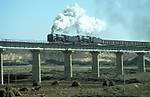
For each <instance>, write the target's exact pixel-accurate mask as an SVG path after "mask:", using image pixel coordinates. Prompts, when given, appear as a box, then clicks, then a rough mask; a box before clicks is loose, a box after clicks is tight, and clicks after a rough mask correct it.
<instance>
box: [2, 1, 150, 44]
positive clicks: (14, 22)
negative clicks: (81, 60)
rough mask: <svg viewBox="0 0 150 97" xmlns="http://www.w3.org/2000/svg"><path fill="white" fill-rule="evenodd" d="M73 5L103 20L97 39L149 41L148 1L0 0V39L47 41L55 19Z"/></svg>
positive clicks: (149, 9)
mask: <svg viewBox="0 0 150 97" xmlns="http://www.w3.org/2000/svg"><path fill="white" fill-rule="evenodd" d="M74 3H78V4H79V6H80V7H82V8H84V9H85V10H86V14H87V15H88V16H94V17H96V18H100V19H102V20H104V21H106V23H107V29H106V31H104V32H102V33H100V34H99V36H98V37H100V38H102V39H115V40H117V39H118V40H139V41H150V37H149V36H150V7H149V5H150V0H0V39H20V40H46V36H47V34H49V33H50V28H51V26H52V23H53V20H54V18H55V17H56V16H57V15H58V14H59V13H60V12H62V11H63V9H64V8H65V7H66V6H67V5H73V4H74Z"/></svg>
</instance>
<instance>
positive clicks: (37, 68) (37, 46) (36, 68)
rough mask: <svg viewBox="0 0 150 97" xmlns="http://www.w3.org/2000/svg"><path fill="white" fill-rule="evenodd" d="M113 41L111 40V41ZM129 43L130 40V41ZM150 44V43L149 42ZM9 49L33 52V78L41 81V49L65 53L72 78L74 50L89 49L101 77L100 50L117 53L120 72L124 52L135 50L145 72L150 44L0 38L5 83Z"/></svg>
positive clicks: (95, 73)
mask: <svg viewBox="0 0 150 97" xmlns="http://www.w3.org/2000/svg"><path fill="white" fill-rule="evenodd" d="M109 42H111V41H109ZM128 44H129V42H128ZM149 44H150V43H149ZM7 49H25V50H30V51H31V53H32V56H33V57H32V58H33V59H32V60H33V61H32V80H33V82H36V83H40V82H41V64H40V51H42V50H55V51H62V52H63V54H64V69H65V70H64V77H65V78H66V79H70V78H72V53H73V52H74V51H89V52H90V53H91V55H92V63H93V64H92V74H93V77H94V78H99V76H100V74H99V66H100V65H99V52H100V51H109V52H114V53H115V54H116V70H117V71H118V74H121V75H123V74H124V67H123V54H124V53H125V52H135V53H137V55H138V70H139V72H145V59H144V55H145V53H148V52H150V46H149V45H120V44H114V43H112V44H111V43H109V44H95V43H63V42H59V43H58V42H53V43H48V42H29V41H12V40H0V83H1V84H3V52H4V51H5V50H7Z"/></svg>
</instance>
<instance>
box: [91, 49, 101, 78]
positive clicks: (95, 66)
mask: <svg viewBox="0 0 150 97" xmlns="http://www.w3.org/2000/svg"><path fill="white" fill-rule="evenodd" d="M91 54H92V74H93V77H94V78H99V76H100V75H99V52H96V51H93V52H91Z"/></svg>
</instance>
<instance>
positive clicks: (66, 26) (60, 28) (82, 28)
mask: <svg viewBox="0 0 150 97" xmlns="http://www.w3.org/2000/svg"><path fill="white" fill-rule="evenodd" d="M105 28H106V23H105V22H104V21H103V20H100V19H97V18H95V17H90V16H87V15H86V14H85V10H84V9H83V8H81V7H80V6H79V5H78V4H75V5H73V6H67V7H66V9H64V11H63V12H62V13H60V14H59V15H58V16H57V17H56V18H55V19H54V23H53V25H52V33H53V32H62V33H63V34H65V33H67V34H69V35H71V34H72V32H73V31H74V32H75V33H76V34H81V35H93V36H94V35H95V33H99V32H102V31H103V30H105Z"/></svg>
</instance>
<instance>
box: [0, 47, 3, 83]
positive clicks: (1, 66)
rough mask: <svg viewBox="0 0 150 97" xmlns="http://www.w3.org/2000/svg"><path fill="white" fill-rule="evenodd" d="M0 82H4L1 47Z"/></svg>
mask: <svg viewBox="0 0 150 97" xmlns="http://www.w3.org/2000/svg"><path fill="white" fill-rule="evenodd" d="M0 84H1V85H3V84H4V78H3V49H0Z"/></svg>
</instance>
